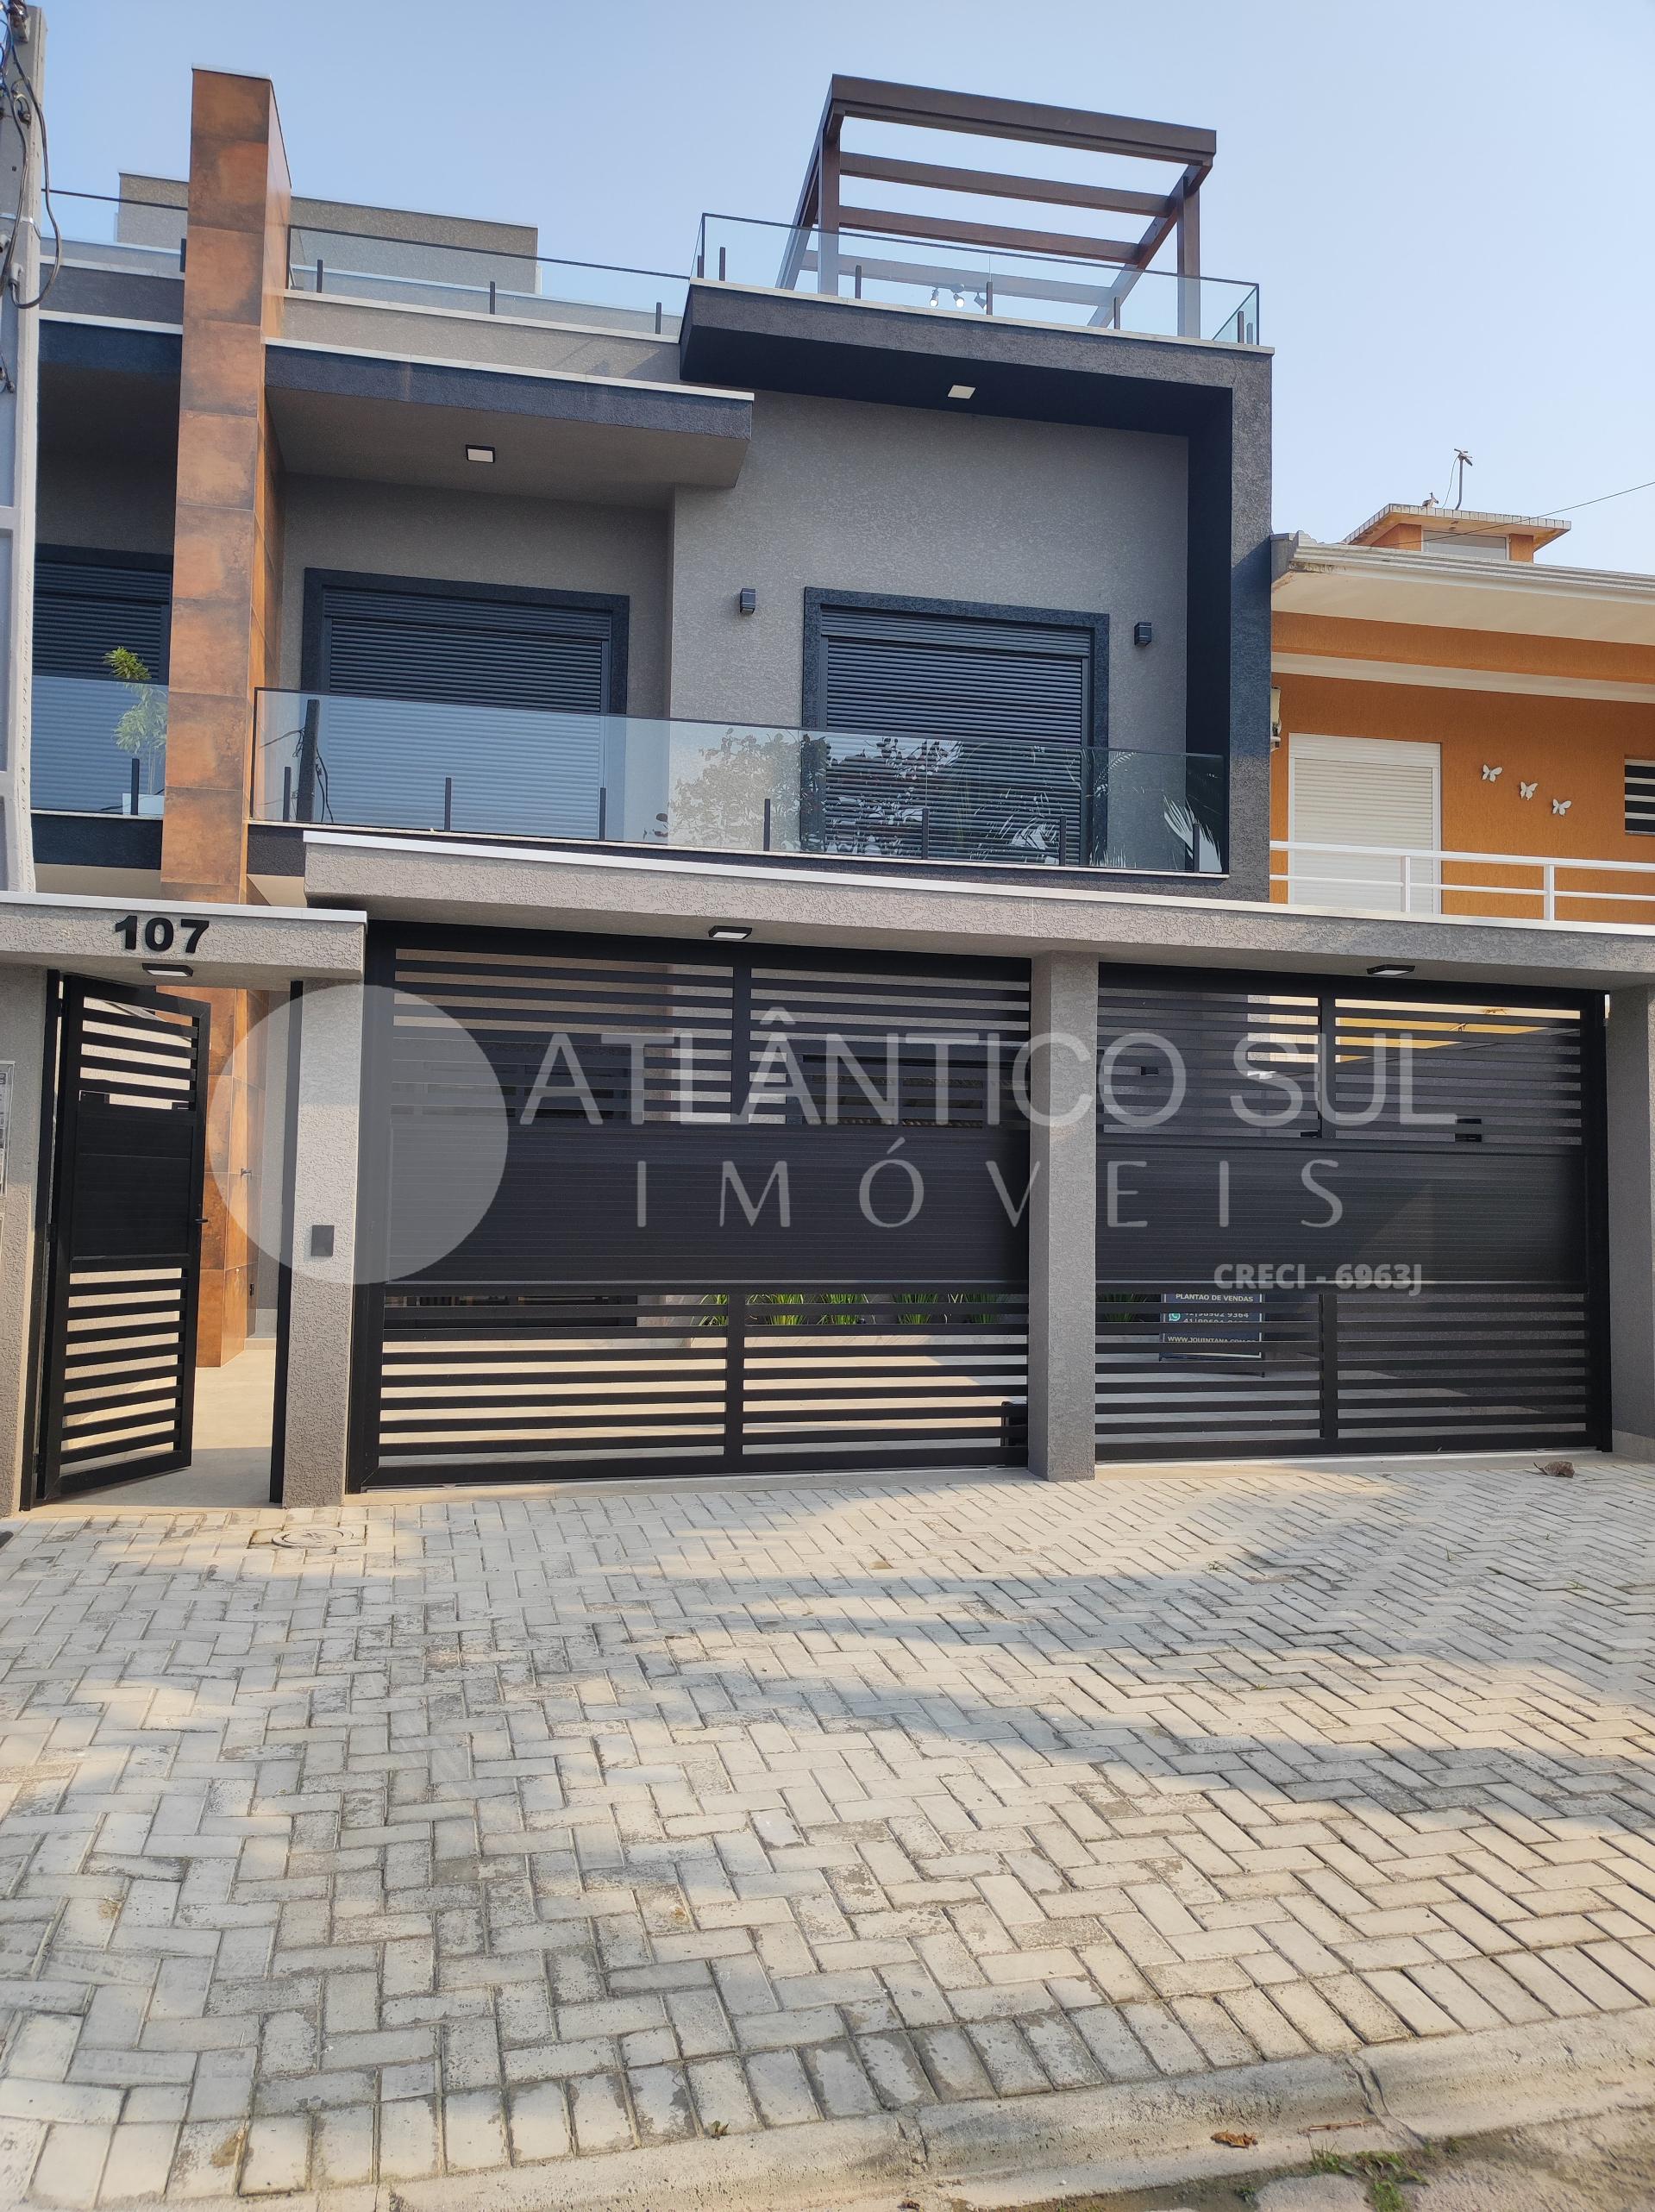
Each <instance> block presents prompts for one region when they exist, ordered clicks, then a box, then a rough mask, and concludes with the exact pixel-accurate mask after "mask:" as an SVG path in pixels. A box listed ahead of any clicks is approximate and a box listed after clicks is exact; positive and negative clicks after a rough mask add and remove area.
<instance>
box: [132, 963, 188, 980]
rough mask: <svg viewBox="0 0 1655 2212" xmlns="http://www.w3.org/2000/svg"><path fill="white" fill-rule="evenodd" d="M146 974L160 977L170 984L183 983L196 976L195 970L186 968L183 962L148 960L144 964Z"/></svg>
mask: <svg viewBox="0 0 1655 2212" xmlns="http://www.w3.org/2000/svg"><path fill="white" fill-rule="evenodd" d="M144 974H146V975H155V976H160V977H162V978H164V979H165V980H166V981H170V982H178V983H183V982H187V981H189V979H190V977H191V976H192V975H193V974H195V970H194V968H188V967H186V966H185V963H184V962H183V961H181V960H147V961H145V962H144Z"/></svg>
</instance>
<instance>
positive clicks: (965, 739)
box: [253, 692, 1227, 874]
mask: <svg viewBox="0 0 1655 2212" xmlns="http://www.w3.org/2000/svg"><path fill="white" fill-rule="evenodd" d="M255 761H256V765H255V769H254V793H253V811H254V817H255V818H256V819H258V820H260V821H266V822H298V823H309V824H335V825H336V826H338V827H340V828H342V829H346V828H348V829H366V830H401V831H407V832H427V833H436V834H446V835H448V836H453V837H465V836H468V835H469V836H485V837H529V838H538V839H546V840H554V841H566V840H567V841H570V842H576V843H587V842H592V843H617V844H626V845H632V846H655V847H662V846H665V847H671V848H674V849H680V850H691V851H698V852H723V853H765V852H771V853H803V854H824V855H843V856H846V857H850V858H856V859H860V860H877V861H887V862H888V861H905V862H916V861H917V862H976V863H997V864H1005V865H1012V866H1021V867H1031V868H1064V867H1067V868H1119V869H1130V870H1132V871H1133V872H1135V873H1144V874H1218V873H1220V872H1222V870H1223V868H1224V865H1225V860H1224V854H1225V841H1226V793H1227V782H1226V762H1225V761H1223V760H1222V759H1220V758H1219V757H1216V756H1213V755H1195V754H1184V753H1159V752H1141V751H1132V750H1125V749H1100V748H1094V747H1090V746H1082V745H1070V744H1059V743H1043V742H1038V741H1033V740H1025V739H1019V738H1011V737H979V736H947V735H945V734H939V735H937V736H892V735H880V734H877V733H868V734H862V733H856V732H848V731H843V730H833V731H825V730H793V729H783V728H778V727H775V726H774V725H773V724H750V723H724V722H689V721H682V720H671V721H668V720H655V719H651V718H649V717H643V716H636V715H601V714H591V715H587V714H564V713H550V712H536V711H530V710H528V709H523V708H516V707H492V706H458V705H435V704H431V703H429V702H424V701H419V700H405V699H358V698H348V697H343V696H341V695H338V694H333V695H329V694H324V693H320V692H261V693H260V699H259V709H258V730H257V745H256V749H255Z"/></svg>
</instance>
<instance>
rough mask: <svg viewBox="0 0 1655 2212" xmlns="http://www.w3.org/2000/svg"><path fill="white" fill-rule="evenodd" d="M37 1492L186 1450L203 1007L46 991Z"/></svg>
mask: <svg viewBox="0 0 1655 2212" xmlns="http://www.w3.org/2000/svg"><path fill="white" fill-rule="evenodd" d="M61 989H62V1004H61V1016H60V1058H59V1094H58V1121H57V1131H56V1162H55V1167H54V1172H53V1223H52V1227H51V1231H50V1246H49V1250H50V1276H49V1281H48V1288H47V1322H46V1358H45V1361H44V1365H43V1383H42V1402H41V1454H40V1482H39V1487H40V1490H41V1495H43V1496H46V1497H54V1496H57V1495H60V1494H61V1492H62V1491H63V1490H65V1489H66V1488H74V1487H77V1486H85V1485H87V1484H90V1483H92V1482H112V1481H125V1480H127V1479H129V1478H130V1477H133V1476H141V1475H156V1474H160V1473H163V1472H164V1471H165V1470H166V1469H168V1468H172V1467H179V1466H183V1465H184V1464H185V1463H187V1462H188V1460H189V1457H190V1454H191V1419H192V1412H193V1401H194V1375H195V1321H196V1302H197V1285H198V1281H199V1275H200V1245H201V1229H200V1213H201V1179H202V1173H203V1163H204V1144H205V1125H206V1109H205V1098H204V1089H205V1078H206V1064H207V1062H206V1039H207V1022H208V1014H207V1010H206V1009H205V1008H204V1007H192V1006H183V1005H179V1004H177V1003H175V1002H172V1001H168V1000H166V999H160V998H158V997H155V996H154V995H153V994H140V993H122V992H119V991H118V990H116V988H115V987H112V986H108V985H96V984H90V983H81V982H78V981H73V980H71V981H67V982H66V983H65V984H64V985H63V986H62V987H61Z"/></svg>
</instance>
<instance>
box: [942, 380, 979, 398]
mask: <svg viewBox="0 0 1655 2212" xmlns="http://www.w3.org/2000/svg"><path fill="white" fill-rule="evenodd" d="M948 396H949V398H950V399H975V398H976V396H977V387H976V385H975V384H950V386H949V388H948Z"/></svg>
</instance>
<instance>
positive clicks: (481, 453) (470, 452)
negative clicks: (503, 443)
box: [466, 446, 494, 461]
mask: <svg viewBox="0 0 1655 2212" xmlns="http://www.w3.org/2000/svg"><path fill="white" fill-rule="evenodd" d="M493 458H494V448H493V447H492V446H467V448H466V459H467V461H492V460H493Z"/></svg>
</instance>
